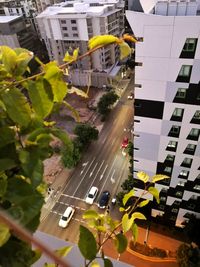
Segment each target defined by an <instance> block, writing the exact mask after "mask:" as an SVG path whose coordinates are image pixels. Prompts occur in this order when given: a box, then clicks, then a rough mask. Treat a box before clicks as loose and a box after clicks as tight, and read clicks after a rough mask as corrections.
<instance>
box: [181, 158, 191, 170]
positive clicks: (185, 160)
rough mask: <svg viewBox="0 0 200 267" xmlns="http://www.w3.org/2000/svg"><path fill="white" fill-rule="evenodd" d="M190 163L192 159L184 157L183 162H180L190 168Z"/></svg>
mask: <svg viewBox="0 0 200 267" xmlns="http://www.w3.org/2000/svg"><path fill="white" fill-rule="evenodd" d="M191 165H192V159H191V158H184V160H183V162H182V163H181V166H183V167H187V168H190V167H191Z"/></svg>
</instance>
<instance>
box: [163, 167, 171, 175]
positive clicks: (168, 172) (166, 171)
mask: <svg viewBox="0 0 200 267" xmlns="http://www.w3.org/2000/svg"><path fill="white" fill-rule="evenodd" d="M164 172H165V173H167V174H171V172H172V168H171V167H165V169H164Z"/></svg>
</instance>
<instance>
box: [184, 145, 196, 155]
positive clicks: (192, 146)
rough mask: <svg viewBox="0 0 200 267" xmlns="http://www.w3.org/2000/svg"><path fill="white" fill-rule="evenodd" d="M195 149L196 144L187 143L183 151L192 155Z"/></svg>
mask: <svg viewBox="0 0 200 267" xmlns="http://www.w3.org/2000/svg"><path fill="white" fill-rule="evenodd" d="M195 149H196V145H194V144H188V145H187V147H186V149H185V151H184V152H183V153H184V154H189V155H194V153H195Z"/></svg>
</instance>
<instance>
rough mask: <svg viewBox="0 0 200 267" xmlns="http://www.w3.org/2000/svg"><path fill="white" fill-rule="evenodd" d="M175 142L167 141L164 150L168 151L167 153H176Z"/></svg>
mask: <svg viewBox="0 0 200 267" xmlns="http://www.w3.org/2000/svg"><path fill="white" fill-rule="evenodd" d="M177 144H178V143H177V142H176V141H169V143H168V145H167V148H166V150H169V151H174V152H175V151H176V148H177Z"/></svg>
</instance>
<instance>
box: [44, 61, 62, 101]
mask: <svg viewBox="0 0 200 267" xmlns="http://www.w3.org/2000/svg"><path fill="white" fill-rule="evenodd" d="M44 70H45V72H46V73H45V75H44V78H45V79H46V80H47V81H48V82H49V84H50V85H51V87H52V92H53V95H54V102H62V101H63V99H64V98H65V96H66V94H67V84H66V82H64V80H63V72H62V71H61V70H60V69H59V67H58V66H57V64H56V62H50V63H48V64H46V65H45V66H44Z"/></svg>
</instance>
